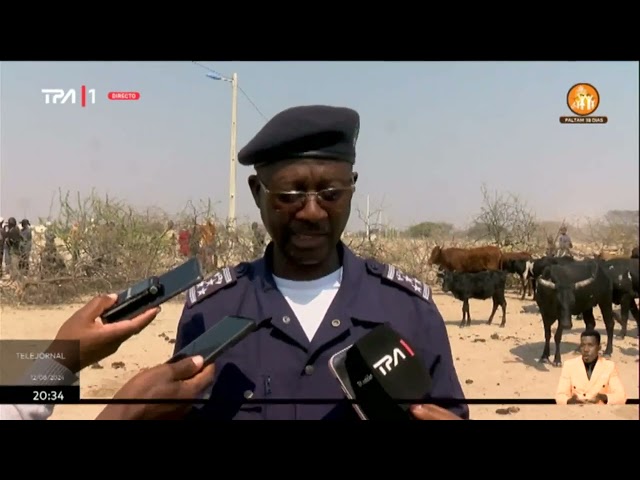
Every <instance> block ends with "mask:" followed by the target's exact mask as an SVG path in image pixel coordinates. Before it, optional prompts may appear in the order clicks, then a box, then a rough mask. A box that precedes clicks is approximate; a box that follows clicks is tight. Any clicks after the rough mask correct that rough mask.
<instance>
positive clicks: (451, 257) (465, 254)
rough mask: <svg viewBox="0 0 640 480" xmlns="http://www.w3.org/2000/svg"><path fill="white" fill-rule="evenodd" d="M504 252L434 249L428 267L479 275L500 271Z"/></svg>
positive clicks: (493, 248) (490, 249)
mask: <svg viewBox="0 0 640 480" xmlns="http://www.w3.org/2000/svg"><path fill="white" fill-rule="evenodd" d="M501 256H502V252H501V251H500V249H499V248H498V247H493V246H486V247H476V248H453V247H452V248H441V247H439V246H438V245H436V246H435V247H433V250H431V255H430V256H429V261H428V262H427V263H428V265H438V266H440V267H441V268H443V269H445V270H448V271H450V272H466V273H477V272H482V271H485V270H500V258H501Z"/></svg>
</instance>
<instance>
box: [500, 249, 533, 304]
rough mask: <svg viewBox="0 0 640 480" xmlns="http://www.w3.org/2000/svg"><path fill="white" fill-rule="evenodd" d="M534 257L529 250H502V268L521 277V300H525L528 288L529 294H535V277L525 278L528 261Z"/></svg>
mask: <svg viewBox="0 0 640 480" xmlns="http://www.w3.org/2000/svg"><path fill="white" fill-rule="evenodd" d="M532 259H533V257H532V255H531V254H530V253H529V252H502V257H501V258H500V270H503V271H505V272H508V273H513V274H515V275H517V276H518V278H520V288H522V297H520V300H524V297H525V296H526V294H527V288H528V290H529V295H533V290H532V288H533V287H532V284H533V279H531V278H528V279H526V280H525V278H524V274H525V272H526V271H527V261H530V260H532Z"/></svg>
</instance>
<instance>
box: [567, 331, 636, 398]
mask: <svg viewBox="0 0 640 480" xmlns="http://www.w3.org/2000/svg"><path fill="white" fill-rule="evenodd" d="M580 353H581V354H582V355H581V356H580V357H578V358H573V359H571V360H567V361H566V362H565V363H564V365H563V367H562V373H561V374H560V381H559V383H558V388H557V390H556V403H558V405H574V404H587V403H590V404H599V405H624V403H625V402H626V401H627V397H626V394H625V391H624V386H623V385H622V381H621V380H620V376H619V375H618V369H617V367H616V364H615V362H613V361H611V360H607V359H605V358H604V357H602V356H601V355H600V333H599V332H597V331H596V330H586V331H584V332H582V334H581V335H580Z"/></svg>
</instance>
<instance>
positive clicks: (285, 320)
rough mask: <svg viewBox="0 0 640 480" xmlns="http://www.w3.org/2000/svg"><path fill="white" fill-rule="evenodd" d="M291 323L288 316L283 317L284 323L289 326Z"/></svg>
mask: <svg viewBox="0 0 640 480" xmlns="http://www.w3.org/2000/svg"><path fill="white" fill-rule="evenodd" d="M290 321H291V319H290V318H289V317H287V316H286V315H285V316H284V317H282V323H284V324H288V323H289V322H290Z"/></svg>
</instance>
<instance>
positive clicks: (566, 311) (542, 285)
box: [536, 260, 614, 366]
mask: <svg viewBox="0 0 640 480" xmlns="http://www.w3.org/2000/svg"><path fill="white" fill-rule="evenodd" d="M536 283H537V284H538V291H537V294H536V303H537V304H538V308H539V309H540V313H541V315H542V322H543V324H544V350H543V352H542V356H541V357H540V362H541V363H544V362H548V361H549V342H550V340H551V327H552V325H553V324H554V323H556V320H557V321H558V327H557V329H556V333H555V335H554V340H555V344H556V352H555V356H554V360H553V364H554V365H556V366H559V365H561V364H562V361H561V358H560V342H561V341H562V332H563V331H564V330H565V329H567V330H568V329H571V328H572V326H573V324H572V322H571V316H572V315H579V314H581V315H582V318H583V319H584V323H585V327H586V329H587V330H593V329H594V328H595V325H596V320H595V317H594V316H593V308H594V307H595V306H596V305H597V306H598V307H599V308H600V312H602V319H603V320H604V325H605V328H606V330H607V348H606V349H605V351H604V355H605V356H611V354H612V352H613V325H614V320H613V305H612V303H613V284H612V282H611V278H609V275H607V273H606V272H605V270H604V269H603V268H602V267H601V264H600V262H599V261H596V260H585V261H582V262H573V263H565V264H563V265H550V266H548V267H546V268H545V269H544V271H543V272H542V274H541V275H540V276H539V277H538V279H537V280H536Z"/></svg>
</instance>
